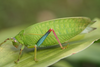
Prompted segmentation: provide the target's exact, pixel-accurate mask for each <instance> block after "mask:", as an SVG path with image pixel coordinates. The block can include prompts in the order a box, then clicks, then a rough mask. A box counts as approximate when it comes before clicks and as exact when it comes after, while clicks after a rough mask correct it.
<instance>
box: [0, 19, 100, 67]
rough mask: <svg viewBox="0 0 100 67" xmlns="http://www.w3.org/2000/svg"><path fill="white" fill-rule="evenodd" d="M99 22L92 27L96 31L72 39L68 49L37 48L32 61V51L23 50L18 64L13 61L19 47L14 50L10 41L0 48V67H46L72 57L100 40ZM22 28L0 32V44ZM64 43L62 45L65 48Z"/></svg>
mask: <svg viewBox="0 0 100 67" xmlns="http://www.w3.org/2000/svg"><path fill="white" fill-rule="evenodd" d="M99 25H100V20H97V22H96V23H94V24H93V25H92V27H96V28H97V29H96V30H94V31H92V32H90V33H87V34H81V35H78V36H76V37H74V38H73V39H72V40H70V41H69V42H68V43H69V45H68V48H66V49H61V48H60V47H59V45H57V46H52V47H44V48H38V51H37V59H38V62H35V61H34V49H28V48H25V49H24V51H23V54H22V56H21V58H20V61H19V63H18V64H15V63H14V61H15V60H17V58H18V54H19V50H20V47H19V48H18V49H17V48H15V47H14V46H13V45H12V43H11V42H10V41H8V42H7V43H5V44H3V45H2V46H1V47H0V67H41V66H42V67H47V66H49V65H52V64H54V63H56V62H57V61H59V60H60V59H63V58H65V57H68V56H70V55H73V54H75V53H77V52H79V51H81V50H83V49H85V48H87V47H88V46H90V45H91V44H92V43H93V42H94V41H95V40H98V39H100V26H99ZM22 28H23V27H18V28H13V29H8V30H5V31H1V32H0V42H2V41H3V40H4V39H5V38H6V37H11V36H14V35H15V34H17V33H18V31H19V29H20V30H21V29H22ZM68 43H65V44H63V45H65V46H66V44H68Z"/></svg>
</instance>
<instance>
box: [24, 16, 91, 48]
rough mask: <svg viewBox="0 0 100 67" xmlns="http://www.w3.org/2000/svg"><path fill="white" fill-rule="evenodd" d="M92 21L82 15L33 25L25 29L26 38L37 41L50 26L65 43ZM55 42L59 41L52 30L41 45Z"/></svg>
mask: <svg viewBox="0 0 100 67" xmlns="http://www.w3.org/2000/svg"><path fill="white" fill-rule="evenodd" d="M90 22H91V21H90V19H88V18H81V17H78V18H62V19H55V20H50V21H45V22H42V23H37V24H35V25H32V26H30V27H29V28H27V29H25V34H26V38H28V39H30V42H31V41H33V42H32V43H37V41H38V40H39V39H40V38H41V37H42V36H43V35H44V34H45V33H46V32H47V31H48V30H49V29H50V28H53V29H54V31H55V32H56V34H57V36H58V38H59V40H60V42H61V43H63V42H65V41H67V40H69V39H71V38H72V37H74V36H76V35H77V34H79V33H80V32H82V31H83V30H84V29H85V28H86V26H87V25H88V24H89V23H90ZM28 42H29V41H28ZM54 44H58V42H57V40H56V38H55V37H54V35H53V33H52V32H51V33H50V34H49V36H48V37H47V38H46V39H45V40H44V42H43V43H42V45H41V46H49V45H54Z"/></svg>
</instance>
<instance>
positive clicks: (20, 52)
mask: <svg viewBox="0 0 100 67" xmlns="http://www.w3.org/2000/svg"><path fill="white" fill-rule="evenodd" d="M24 48H25V46H24V45H23V46H22V47H21V49H20V52H19V56H18V59H17V61H15V63H18V61H19V59H20V56H21V54H22V51H23V49H24Z"/></svg>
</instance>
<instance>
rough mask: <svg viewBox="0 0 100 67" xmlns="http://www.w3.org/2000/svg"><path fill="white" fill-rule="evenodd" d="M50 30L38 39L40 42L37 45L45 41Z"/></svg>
mask: <svg viewBox="0 0 100 67" xmlns="http://www.w3.org/2000/svg"><path fill="white" fill-rule="evenodd" d="M49 33H50V32H49V31H48V32H47V33H46V34H45V35H43V36H42V37H41V38H40V39H39V40H38V42H37V46H40V45H41V44H42V43H43V41H44V40H45V39H46V37H47V36H48V35H49Z"/></svg>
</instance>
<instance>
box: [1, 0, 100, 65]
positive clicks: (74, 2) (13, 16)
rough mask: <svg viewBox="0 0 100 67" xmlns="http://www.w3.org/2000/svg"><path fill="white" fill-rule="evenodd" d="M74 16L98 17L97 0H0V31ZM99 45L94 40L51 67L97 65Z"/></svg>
mask: <svg viewBox="0 0 100 67" xmlns="http://www.w3.org/2000/svg"><path fill="white" fill-rule="evenodd" d="M75 16H86V17H90V18H91V19H94V18H100V0H0V31H2V30H5V29H8V28H13V27H18V26H24V25H27V26H30V25H32V24H35V23H38V22H40V21H45V20H50V19H55V18H63V17H75ZM16 34H17V33H16ZM8 35H9V34H8ZM99 47H100V42H98V43H95V44H93V45H92V46H90V47H89V48H88V49H86V50H84V51H82V52H80V53H77V54H75V55H72V56H70V57H67V58H66V59H63V60H61V61H59V62H58V63H56V64H54V65H52V66H50V67H100V49H99Z"/></svg>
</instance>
